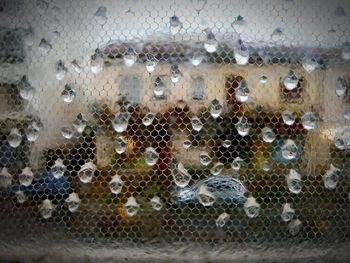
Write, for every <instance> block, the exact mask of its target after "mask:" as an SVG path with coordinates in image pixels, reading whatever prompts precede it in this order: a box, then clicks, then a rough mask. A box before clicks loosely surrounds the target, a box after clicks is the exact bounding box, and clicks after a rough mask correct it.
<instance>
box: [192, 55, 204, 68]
mask: <svg viewBox="0 0 350 263" xmlns="http://www.w3.org/2000/svg"><path fill="white" fill-rule="evenodd" d="M203 59H204V57H203V55H202V54H201V53H199V52H195V53H194V54H193V56H192V57H191V59H190V61H191V64H192V65H193V66H196V67H197V66H198V65H199V64H201V63H202V61H203Z"/></svg>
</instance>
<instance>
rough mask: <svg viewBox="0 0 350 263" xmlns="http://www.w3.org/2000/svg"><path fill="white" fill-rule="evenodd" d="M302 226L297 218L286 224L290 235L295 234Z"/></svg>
mask: <svg viewBox="0 0 350 263" xmlns="http://www.w3.org/2000/svg"><path fill="white" fill-rule="evenodd" d="M302 226H303V223H302V222H301V221H300V220H299V219H294V220H293V221H291V222H290V223H289V224H288V230H289V233H290V234H291V235H292V236H295V235H297V234H298V233H299V232H300V230H301V228H302Z"/></svg>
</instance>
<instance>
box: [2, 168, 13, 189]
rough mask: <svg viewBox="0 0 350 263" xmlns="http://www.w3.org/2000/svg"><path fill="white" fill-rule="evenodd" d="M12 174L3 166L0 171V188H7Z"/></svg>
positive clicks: (10, 182)
mask: <svg viewBox="0 0 350 263" xmlns="http://www.w3.org/2000/svg"><path fill="white" fill-rule="evenodd" d="M12 177H13V176H12V174H10V173H9V172H8V170H7V168H6V167H3V168H2V169H1V172H0V188H7V187H9V186H10V185H11V184H12Z"/></svg>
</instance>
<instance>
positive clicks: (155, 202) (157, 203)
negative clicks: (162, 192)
mask: <svg viewBox="0 0 350 263" xmlns="http://www.w3.org/2000/svg"><path fill="white" fill-rule="evenodd" d="M151 206H152V208H153V209H154V210H156V211H160V210H161V209H162V207H163V204H162V201H161V200H160V198H159V196H154V197H153V198H152V199H151Z"/></svg>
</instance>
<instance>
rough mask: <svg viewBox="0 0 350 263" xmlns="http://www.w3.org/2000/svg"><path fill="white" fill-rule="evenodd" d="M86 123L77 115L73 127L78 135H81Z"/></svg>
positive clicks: (80, 115)
mask: <svg viewBox="0 0 350 263" xmlns="http://www.w3.org/2000/svg"><path fill="white" fill-rule="evenodd" d="M86 124H87V121H86V120H85V119H84V116H83V114H81V113H79V114H78V115H77V118H76V119H75V121H74V122H73V127H74V128H75V130H76V131H77V132H78V133H83V131H84V130H85V128H86Z"/></svg>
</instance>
